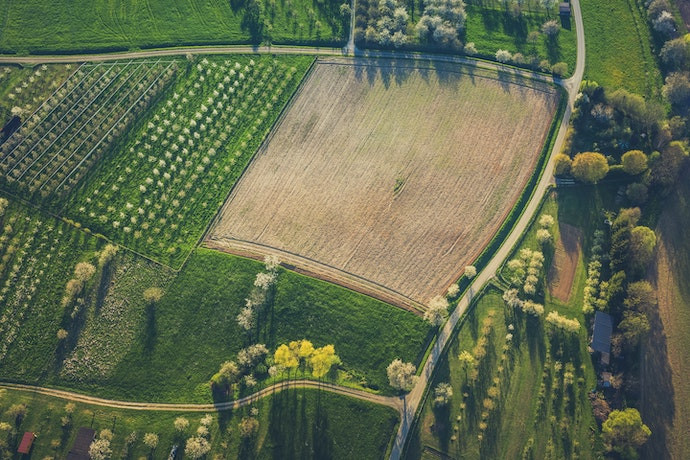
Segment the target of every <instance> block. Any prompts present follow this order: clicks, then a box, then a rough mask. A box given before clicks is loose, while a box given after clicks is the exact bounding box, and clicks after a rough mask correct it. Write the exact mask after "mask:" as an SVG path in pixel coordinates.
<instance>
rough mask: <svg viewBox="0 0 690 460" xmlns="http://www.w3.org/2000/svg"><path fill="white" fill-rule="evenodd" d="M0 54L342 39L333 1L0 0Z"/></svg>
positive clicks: (329, 42)
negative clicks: (254, 6)
mask: <svg viewBox="0 0 690 460" xmlns="http://www.w3.org/2000/svg"><path fill="white" fill-rule="evenodd" d="M0 7H2V17H0V21H3V19H4V21H3V22H4V23H3V24H2V27H1V29H2V33H0V51H2V52H3V53H19V54H27V53H74V52H103V51H113V50H126V49H132V48H151V47H160V46H182V45H212V44H239V43H245V44H246V43H255V42H258V41H263V40H271V41H272V42H274V43H300V44H338V43H344V41H345V40H346V35H347V33H346V29H345V28H344V27H343V26H344V21H343V20H342V18H341V16H340V14H339V10H338V9H339V7H340V3H339V2H336V1H325V2H313V3H312V2H310V1H306V0H292V1H287V2H276V1H267V2H262V3H261V4H259V6H258V10H254V13H256V12H260V13H259V16H258V17H257V16H254V15H253V14H252V13H249V12H248V10H249V9H250V8H248V2H247V3H241V2H228V1H226V0H209V1H204V2H198V1H193V2H189V1H185V0H151V1H148V2H146V4H141V2H137V1H125V2H117V3H112V2H108V1H106V0H95V1H92V2H89V4H88V5H86V4H83V5H73V4H71V3H65V2H50V1H46V0H27V1H23V2H19V3H17V2H11V1H10V0H2V1H0Z"/></svg>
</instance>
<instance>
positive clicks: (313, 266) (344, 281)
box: [204, 237, 426, 315]
mask: <svg viewBox="0 0 690 460" xmlns="http://www.w3.org/2000/svg"><path fill="white" fill-rule="evenodd" d="M204 247H206V248H208V249H213V250H216V251H221V252H225V253H228V254H232V255H238V256H241V257H246V258H249V259H254V260H259V261H262V260H263V259H264V253H263V252H262V251H260V250H258V249H259V248H265V249H266V250H267V251H270V252H272V253H277V254H278V255H279V256H280V262H281V263H280V265H281V266H282V267H283V268H286V269H288V270H291V271H294V272H296V273H300V274H302V275H306V276H309V277H310V278H316V279H320V280H322V281H327V282H329V283H333V284H336V285H338V286H343V287H345V288H348V289H351V290H353V291H356V292H359V293H360V294H364V295H367V296H369V297H373V298H374V299H376V300H380V301H382V302H385V303H389V304H392V305H394V306H396V307H400V308H402V309H403V310H407V311H409V312H411V313H414V314H416V315H422V314H423V312H424V311H425V310H426V308H425V307H424V306H423V305H422V304H420V303H419V302H415V301H414V300H412V299H410V298H409V297H407V296H405V295H403V294H401V293H399V292H397V291H394V290H392V289H390V288H387V287H385V286H383V285H382V284H379V283H376V282H375V281H371V280H368V279H366V278H362V277H360V276H357V275H355V274H354V273H350V272H348V271H345V270H341V269H339V268H336V267H333V266H331V265H328V264H325V263H323V262H319V261H317V260H314V259H311V258H309V257H305V256H302V255H299V254H295V253H293V252H289V251H285V250H283V249H278V248H274V247H271V246H266V245H263V244H260V243H254V242H250V241H243V240H237V239H234V238H213V237H208V238H207V239H206V240H205V241H204ZM343 275H345V276H343Z"/></svg>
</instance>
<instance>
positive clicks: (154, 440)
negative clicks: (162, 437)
mask: <svg viewBox="0 0 690 460" xmlns="http://www.w3.org/2000/svg"><path fill="white" fill-rule="evenodd" d="M144 445H145V446H146V447H148V448H149V449H151V450H154V449H155V448H156V447H157V446H158V435H157V434H156V433H146V434H145V435H144Z"/></svg>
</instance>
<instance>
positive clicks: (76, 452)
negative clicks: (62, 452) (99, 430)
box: [67, 427, 96, 460]
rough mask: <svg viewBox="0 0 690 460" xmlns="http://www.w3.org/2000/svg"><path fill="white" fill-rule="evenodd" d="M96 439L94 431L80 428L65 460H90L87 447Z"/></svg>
mask: <svg viewBox="0 0 690 460" xmlns="http://www.w3.org/2000/svg"><path fill="white" fill-rule="evenodd" d="M95 437H96V431H95V430H92V429H91V428H86V427H81V428H79V431H78V432H77V438H76V439H75V440H74V444H72V448H71V449H70V451H69V453H68V454H67V460H91V456H90V455H89V447H91V443H92V442H93V440H94V439H95Z"/></svg>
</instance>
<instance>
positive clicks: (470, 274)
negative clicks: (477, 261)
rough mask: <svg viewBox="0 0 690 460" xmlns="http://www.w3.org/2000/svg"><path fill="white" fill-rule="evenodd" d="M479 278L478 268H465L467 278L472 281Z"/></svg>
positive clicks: (472, 266)
mask: <svg viewBox="0 0 690 460" xmlns="http://www.w3.org/2000/svg"><path fill="white" fill-rule="evenodd" d="M475 276H477V267H475V266H474V265H468V266H467V267H465V277H467V278H469V279H472V278H474V277H475Z"/></svg>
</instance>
